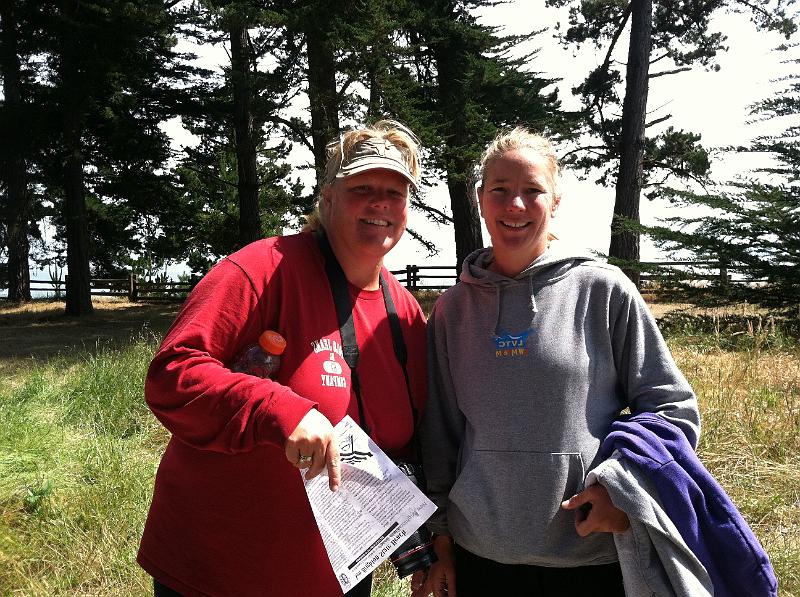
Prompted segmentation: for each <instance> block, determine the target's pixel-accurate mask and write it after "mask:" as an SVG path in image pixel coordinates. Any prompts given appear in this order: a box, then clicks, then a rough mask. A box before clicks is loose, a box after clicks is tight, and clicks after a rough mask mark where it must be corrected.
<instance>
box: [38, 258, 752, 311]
mask: <svg viewBox="0 0 800 597" xmlns="http://www.w3.org/2000/svg"><path fill="white" fill-rule="evenodd" d="M640 267H641V271H642V273H641V276H640V279H641V280H642V282H643V283H645V284H649V283H653V282H655V283H659V282H660V283H677V282H693V283H703V282H706V283H711V284H721V285H727V284H738V283H742V282H759V281H764V280H753V279H751V278H745V276H744V275H743V274H745V273H746V272H747V270H748V268H747V266H744V265H738V264H730V263H724V262H719V261H643V262H641V263H640ZM458 271H459V269H458V268H457V267H456V266H454V265H411V264H409V265H406V267H405V268H404V269H398V270H392V273H393V274H394V275H395V276H396V277H397V279H398V281H399V282H400V283H401V284H404V285H405V286H406V287H407V288H408V289H410V290H444V289H447V288H450V287H451V286H453V285H454V284H455V283H456V281H457V280H458ZM198 281H199V278H192V280H190V281H188V282H173V281H166V282H148V281H146V280H139V278H138V276H136V275H135V274H130V275H129V276H128V277H127V278H92V279H91V280H90V290H91V294H92V296H112V297H119V298H127V299H128V300H130V301H138V300H144V301H168V302H181V301H183V300H184V299H185V298H186V295H188V294H189V292H190V291H191V290H192V288H194V286H195V284H197V282H198ZM65 289H66V276H65V280H63V281H61V280H31V290H32V291H40V292H51V293H53V294H55V295H56V296H61V295H62V294H63V293H64V291H65Z"/></svg>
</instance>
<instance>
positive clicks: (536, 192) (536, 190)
mask: <svg viewBox="0 0 800 597" xmlns="http://www.w3.org/2000/svg"><path fill="white" fill-rule="evenodd" d="M525 192H526V193H527V194H528V195H534V196H535V195H541V194H542V193H545V192H546V191H545V190H544V189H540V188H538V187H530V188H527V189H525Z"/></svg>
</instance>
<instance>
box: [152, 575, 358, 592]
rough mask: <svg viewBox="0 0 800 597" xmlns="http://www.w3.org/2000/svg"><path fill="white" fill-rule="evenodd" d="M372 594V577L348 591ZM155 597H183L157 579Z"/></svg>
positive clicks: (154, 589)
mask: <svg viewBox="0 0 800 597" xmlns="http://www.w3.org/2000/svg"><path fill="white" fill-rule="evenodd" d="M370 593H372V575H371V574H370V575H369V576H366V577H364V578H363V579H361V582H359V583H358V584H357V585H356V586H354V587H353V588H352V589H350V590H349V591H347V597H369V596H370ZM153 597H182V596H181V594H180V593H178V592H177V591H173V590H172V589H170V588H169V587H167V586H165V585H162V584H161V583H160V582H158V581H157V580H156V579H155V578H154V579H153Z"/></svg>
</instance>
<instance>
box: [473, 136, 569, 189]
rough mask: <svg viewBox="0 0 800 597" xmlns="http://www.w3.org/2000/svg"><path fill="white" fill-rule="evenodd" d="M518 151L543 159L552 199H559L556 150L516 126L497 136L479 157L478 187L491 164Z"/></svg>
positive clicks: (540, 137)
mask: <svg viewBox="0 0 800 597" xmlns="http://www.w3.org/2000/svg"><path fill="white" fill-rule="evenodd" d="M519 149H532V150H533V151H535V152H536V153H538V154H539V155H540V156H542V158H544V160H545V163H546V165H547V176H548V178H549V179H550V187H551V189H550V190H551V194H552V196H553V198H554V199H556V200H558V199H560V198H561V164H560V163H559V161H558V156H556V150H555V148H554V147H553V144H552V143H551V142H550V140H549V139H548V138H547V137H545V136H543V135H539V134H537V133H532V132H531V131H529V130H528V129H526V128H525V127H521V126H518V127H516V128H515V129H513V130H510V131H506V132H504V133H500V134H499V135H497V136H496V137H495V138H494V140H493V141H492V142H491V143H489V146H488V147H487V148H486V151H484V152H483V155H482V156H481V161H480V164H479V167H478V185H477V186H478V187H482V186H483V181H484V179H485V178H486V170H487V169H488V168H489V166H490V165H491V163H492V162H493V161H494V160H496V159H497V158H499V157H500V156H502V155H503V154H504V153H506V152H508V151H515V150H519Z"/></svg>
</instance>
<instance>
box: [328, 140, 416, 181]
mask: <svg viewBox="0 0 800 597" xmlns="http://www.w3.org/2000/svg"><path fill="white" fill-rule="evenodd" d="M349 154H350V155H349V156H347V158H348V159H346V160H343V161H342V165H341V166H340V167H339V172H337V173H336V178H347V177H348V176H353V175H354V174H361V173H362V172H366V171H367V170H377V169H381V170H391V171H393V172H397V173H398V174H402V175H403V176H404V177H405V178H406V179H407V180H408V182H409V183H411V186H413V187H414V188H416V187H417V181H416V179H415V178H414V175H413V174H411V170H409V168H408V165H407V164H406V159H405V156H404V155H403V152H401V151H400V150H399V149H397V147H395V146H394V145H393V144H392V142H391V141H389V140H387V139H379V138H377V137H371V138H369V139H364V140H363V141H359V142H358V143H356V144H355V145H354V146H353V148H352V149H351V150H350V152H349Z"/></svg>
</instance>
